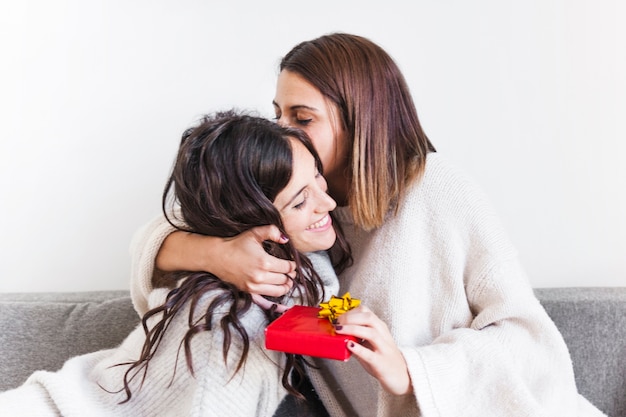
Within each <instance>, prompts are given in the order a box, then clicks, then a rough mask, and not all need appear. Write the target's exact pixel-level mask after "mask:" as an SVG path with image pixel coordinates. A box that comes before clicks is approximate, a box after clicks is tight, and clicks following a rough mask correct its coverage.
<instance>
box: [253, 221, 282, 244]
mask: <svg viewBox="0 0 626 417" xmlns="http://www.w3.org/2000/svg"><path fill="white" fill-rule="evenodd" d="M251 232H252V233H253V234H254V235H255V236H256V238H257V240H258V241H259V243H261V242H263V241H266V240H271V241H272V242H276V243H281V244H284V243H287V241H288V240H289V239H287V236H285V235H283V234H282V233H281V232H280V230H279V229H278V227H276V226H275V225H267V226H258V227H255V228H253V229H251Z"/></svg>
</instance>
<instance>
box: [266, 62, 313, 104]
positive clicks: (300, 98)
mask: <svg viewBox="0 0 626 417" xmlns="http://www.w3.org/2000/svg"><path fill="white" fill-rule="evenodd" d="M274 102H275V103H276V104H278V105H279V106H292V105H300V104H306V102H314V103H323V102H324V96H323V95H322V93H321V92H320V91H319V90H318V89H317V88H316V87H315V86H313V84H311V83H309V82H308V81H307V80H305V79H304V78H303V77H302V76H301V75H300V74H297V73H295V72H291V71H286V70H283V71H281V73H280V74H279V75H278V81H277V83H276V96H275V98H274Z"/></svg>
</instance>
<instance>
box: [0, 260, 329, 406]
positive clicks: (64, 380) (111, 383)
mask: <svg viewBox="0 0 626 417" xmlns="http://www.w3.org/2000/svg"><path fill="white" fill-rule="evenodd" d="M309 258H310V259H311V261H312V262H313V264H314V267H315V269H316V271H318V273H319V274H320V277H321V278H322V279H323V281H324V284H325V291H326V292H327V293H336V292H337V287H338V284H337V277H336V275H335V273H334V271H333V269H332V266H331V265H330V261H329V259H328V257H327V255H326V254H325V253H323V252H322V253H315V254H309ZM166 294H167V290H163V289H159V290H154V291H152V292H151V293H150V294H149V295H148V298H147V299H145V300H144V302H145V305H146V306H147V307H149V308H152V307H155V306H157V305H160V304H161V303H162V301H163V299H164V297H165V295H166ZM214 295H215V292H213V293H207V294H205V295H204V296H203V298H202V300H201V302H200V303H199V304H198V307H197V309H196V315H195V317H196V318H200V316H201V312H202V311H206V308H207V306H208V304H209V302H210V301H211V300H212V299H213V298H214ZM224 313H225V311H220V312H218V313H216V314H215V315H214V320H213V322H214V323H216V321H217V320H218V319H219V318H220V317H222V315H223V314H224ZM188 316H189V305H188V304H187V306H186V308H185V309H184V310H183V311H181V312H180V313H179V314H177V315H176V316H175V318H174V319H173V321H172V323H171V324H170V326H169V327H168V329H167V331H166V333H165V336H164V337H163V340H162V342H161V345H160V346H159V348H158V350H157V353H156V354H155V356H154V357H153V358H152V359H151V361H150V363H149V368H148V372H147V375H146V379H145V381H144V383H143V386H141V387H140V385H141V383H140V381H141V376H142V374H140V375H139V377H137V378H136V379H135V380H134V381H133V383H132V384H131V390H132V398H131V400H130V401H128V402H127V403H125V404H119V402H120V401H122V400H124V399H125V398H126V397H125V395H124V393H123V392H121V393H119V392H118V393H115V394H112V393H110V392H107V391H105V389H106V390H108V391H112V392H117V391H119V390H120V389H121V388H122V387H123V382H122V378H123V374H124V372H125V371H126V369H127V367H126V366H115V365H116V364H119V363H123V362H128V361H130V360H136V359H137V358H138V356H139V353H140V351H141V347H142V346H143V343H144V339H145V336H144V331H143V328H142V327H141V325H140V326H138V327H137V328H136V329H135V330H134V331H133V332H132V333H131V334H130V335H129V336H128V337H127V338H126V339H125V340H124V341H123V342H122V344H121V345H120V346H119V347H118V348H115V349H108V350H102V351H98V352H95V353H91V354H87V355H82V356H77V357H74V358H72V359H70V360H68V361H67V362H66V363H65V364H64V366H63V368H62V369H61V370H59V371H58V372H45V371H38V372H35V373H34V374H33V375H31V377H30V378H29V379H28V380H27V381H26V382H25V383H24V384H23V385H22V386H21V387H18V388H16V389H14V390H10V391H6V392H3V393H1V394H0V415H1V416H11V417H18V416H33V417H35V416H36V417H45V416H65V417H73V416H76V417H85V416H93V417H97V416H103V417H104V416H107V417H110V416H128V417H138V416H159V417H167V416H172V417H174V416H175V417H181V416H198V417H201V416H213V415H215V416H260V417H271V416H273V415H274V412H275V411H276V409H277V407H278V405H279V403H280V401H281V400H282V399H283V398H284V397H285V395H287V392H286V390H285V389H284V387H283V386H282V384H281V378H282V373H283V368H284V355H283V354H282V353H280V352H275V351H268V350H265V348H264V345H265V335H264V329H265V327H266V326H267V324H268V321H267V319H266V318H265V314H264V313H263V311H262V310H261V308H260V307H258V306H256V305H253V306H252V307H251V309H250V310H249V311H248V312H247V313H246V314H245V315H244V316H243V317H242V323H243V325H244V327H245V328H246V331H247V332H248V335H249V338H250V350H249V351H248V356H247V360H246V362H245V365H244V366H243V367H242V369H241V370H240V371H239V372H237V373H234V372H235V369H236V365H237V362H238V360H239V358H240V357H241V353H242V348H243V343H242V342H241V339H240V337H239V336H238V335H236V334H235V333H234V332H233V333H232V338H231V345H230V348H229V349H228V358H227V365H225V364H224V359H223V355H222V342H223V340H224V337H223V336H224V333H223V332H222V331H221V329H220V327H219V323H216V324H215V325H214V326H213V330H212V331H209V332H201V333H199V334H197V335H196V336H195V337H194V338H193V339H192V342H191V350H192V354H193V356H192V359H193V367H194V372H195V374H194V375H193V376H192V374H191V372H190V371H189V369H188V367H187V364H186V362H185V354H184V350H183V349H181V350H180V355H178V352H179V347H180V346H181V341H182V340H183V337H184V334H185V332H186V330H187V329H188V324H187V320H188ZM111 325H112V326H114V325H115V323H111Z"/></svg>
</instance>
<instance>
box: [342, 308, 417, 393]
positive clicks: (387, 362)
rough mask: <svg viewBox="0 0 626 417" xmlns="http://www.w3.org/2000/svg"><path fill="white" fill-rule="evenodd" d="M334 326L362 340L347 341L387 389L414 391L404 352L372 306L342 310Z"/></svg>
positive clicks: (356, 355) (355, 354)
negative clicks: (358, 341)
mask: <svg viewBox="0 0 626 417" xmlns="http://www.w3.org/2000/svg"><path fill="white" fill-rule="evenodd" d="M335 330H336V332H337V333H340V334H346V335H351V336H354V337H356V338H357V339H362V340H363V343H361V344H358V343H355V342H348V350H350V352H352V354H353V355H354V356H355V357H356V358H357V360H358V361H359V362H360V363H361V366H363V368H364V369H365V370H366V371H367V372H368V373H369V374H370V375H372V376H373V377H374V378H376V379H378V381H379V382H380V384H381V385H382V386H383V388H384V389H385V391H387V392H389V393H391V394H395V395H405V394H408V393H409V392H411V389H412V386H411V377H410V376H409V370H408V369H407V366H406V361H405V360H404V356H403V355H402V352H400V349H398V346H397V345H396V342H395V341H394V340H393V337H392V336H391V333H390V332H389V328H388V327H387V325H386V324H385V323H384V322H383V321H382V320H381V319H379V318H378V316H377V315H376V314H374V313H373V312H372V311H371V310H370V309H369V308H367V307H365V306H359V307H357V308H355V309H353V310H350V311H348V312H346V313H344V314H342V315H341V316H339V317H338V318H337V324H336V325H335Z"/></svg>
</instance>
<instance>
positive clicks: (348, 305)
mask: <svg viewBox="0 0 626 417" xmlns="http://www.w3.org/2000/svg"><path fill="white" fill-rule="evenodd" d="M359 304H361V300H359V299H357V298H352V297H350V293H349V292H347V293H345V294H344V295H343V297H337V296H335V295H333V296H331V297H330V300H328V302H327V303H320V307H321V308H322V309H321V310H320V312H319V313H317V317H319V318H324V317H327V318H328V320H330V322H331V323H335V322H336V321H337V317H339V316H340V315H342V314H343V313H345V312H346V311H348V310H352V309H353V308H355V307H358V306H359Z"/></svg>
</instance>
